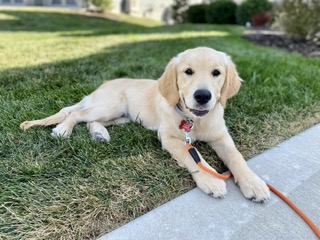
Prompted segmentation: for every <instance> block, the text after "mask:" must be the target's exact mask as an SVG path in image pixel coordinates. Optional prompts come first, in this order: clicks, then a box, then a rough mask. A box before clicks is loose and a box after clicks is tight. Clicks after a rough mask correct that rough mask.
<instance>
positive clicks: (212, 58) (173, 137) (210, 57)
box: [20, 47, 270, 202]
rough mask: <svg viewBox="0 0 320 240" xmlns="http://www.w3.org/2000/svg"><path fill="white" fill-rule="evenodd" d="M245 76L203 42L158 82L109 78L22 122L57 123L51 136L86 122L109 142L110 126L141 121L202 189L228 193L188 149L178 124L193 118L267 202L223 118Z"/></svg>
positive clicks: (197, 135)
mask: <svg viewBox="0 0 320 240" xmlns="http://www.w3.org/2000/svg"><path fill="white" fill-rule="evenodd" d="M241 81H242V80H241V78H240V77H239V75H238V73H237V71H236V67H235V65H234V63H233V62H232V61H231V59H230V57H229V56H228V55H226V54H225V53H223V52H219V51H216V50H214V49H211V48H207V47H198V48H194V49H189V50H186V51H184V52H182V53H180V54H178V55H177V56H176V57H174V58H173V59H172V60H171V61H170V62H169V64H168V65H167V67H166V69H165V71H164V73H163V75H162V76H161V77H160V79H158V81H155V80H147V79H141V80H133V79H116V80H112V81H107V82H106V83H104V84H102V85H101V86H100V87H99V88H98V89H97V90H95V91H94V92H93V93H91V94H90V95H89V96H86V97H85V98H83V100H82V101H80V102H79V103H77V104H75V105H73V106H69V107H66V108H63V109H62V110H60V111H59V112H58V113H56V114H54V115H52V116H50V117H47V118H44V119H41V120H34V121H26V122H23V123H22V124H21V125H20V127H21V128H22V129H24V130H26V129H28V128H30V127H32V126H39V125H44V126H48V125H56V124H57V126H56V127H55V128H54V129H53V130H52V135H53V136H61V137H68V136H70V134H71V133H72V129H73V127H74V126H75V124H77V123H79V122H86V123H87V127H88V130H89V131H90V134H91V136H92V138H93V139H96V140H104V141H109V140H110V136H109V133H108V131H107V129H106V128H105V127H106V126H108V125H111V124H121V123H126V122H129V121H135V122H139V123H140V124H142V125H143V126H144V127H145V128H148V129H152V130H157V131H158V136H159V138H160V140H161V143H162V147H163V148H164V149H165V150H167V151H168V152H169V153H171V155H172V156H173V158H175V159H176V160H177V161H178V164H179V165H180V166H182V167H186V168H187V169H188V171H189V172H190V173H191V174H192V177H193V179H194V180H195V182H196V184H197V186H198V187H199V188H200V189H201V190H202V191H204V192H205V193H207V194H212V195H213V196H214V197H223V196H224V195H225V194H226V184H225V182H224V181H223V180H221V179H218V178H216V177H214V176H212V175H210V174H208V173H207V172H204V171H203V170H202V169H200V168H199V167H198V165H197V164H196V163H195V162H194V160H193V159H192V157H191V156H190V154H189V152H188V151H187V150H186V148H185V132H184V130H182V129H180V128H179V125H180V123H181V121H182V120H184V119H188V120H192V121H193V124H194V127H193V129H192V131H191V132H190V133H189V136H190V138H191V140H192V141H196V140H199V141H205V142H207V143H208V144H209V145H210V146H211V147H212V148H213V149H214V150H215V151H216V152H217V154H218V155H219V157H220V158H221V159H222V160H223V162H224V163H225V164H226V165H227V167H228V168H229V169H230V171H231V172H232V173H233V176H234V179H235V182H236V183H237V184H238V185H239V187H240V189H241V191H242V192H243V194H244V196H245V197H246V198H249V199H251V200H253V201H256V202H265V201H266V200H268V199H269V198H270V192H269V189H268V187H267V185H266V184H265V182H264V181H263V180H261V179H260V178H259V177H258V176H257V175H256V174H255V173H254V172H253V171H252V170H251V169H250V168H249V167H248V166H247V164H246V162H245V160H244V159H243V157H242V155H241V154H240V153H239V151H238V150H237V148H236V147H235V144H234V142H233V140H232V138H231V136H230V135H229V133H228V130H227V127H226V125H225V121H224V118H223V115H224V107H225V106H226V102H227V99H229V98H231V97H232V96H234V95H235V94H236V93H237V92H238V90H239V88H240V85H241ZM200 157H201V156H200ZM201 161H202V163H203V164H204V165H205V166H207V167H209V165H208V164H207V163H206V162H205V160H204V159H202V158H201ZM211 169H212V168H211Z"/></svg>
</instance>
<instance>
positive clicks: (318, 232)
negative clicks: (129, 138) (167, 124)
mask: <svg viewBox="0 0 320 240" xmlns="http://www.w3.org/2000/svg"><path fill="white" fill-rule="evenodd" d="M186 149H187V150H188V151H189V153H190V155H191V156H192V158H193V160H194V161H195V162H196V163H197V165H198V166H199V168H201V169H202V170H203V171H205V172H207V173H209V174H211V175H213V176H215V177H217V178H221V179H223V180H227V179H229V178H231V177H232V173H228V174H226V175H222V174H219V173H217V172H215V171H213V170H212V169H210V168H207V167H206V166H204V165H203V164H202V163H201V160H200V157H199V155H198V153H197V151H196V149H195V148H194V147H193V146H192V145H191V144H189V143H187V142H186ZM267 186H268V187H269V189H270V190H271V191H272V192H273V193H274V194H276V195H277V196H278V197H279V198H281V199H282V200H283V201H284V202H285V203H287V204H288V205H289V206H290V207H291V208H292V209H293V210H294V211H295V212H296V213H297V214H298V215H299V216H300V217H301V218H302V219H303V220H304V221H305V222H306V223H307V224H308V226H309V227H310V228H311V229H312V231H313V232H314V233H315V234H316V235H317V236H318V238H319V239H320V229H319V228H318V227H317V226H316V225H315V224H314V223H313V222H312V220H311V219H310V218H309V217H308V216H307V215H306V214H304V213H303V212H302V211H301V209H299V208H298V207H297V206H296V205H295V204H294V203H293V202H291V200H290V199H289V198H287V197H286V196H285V195H283V194H282V193H281V192H279V191H278V190H277V189H276V188H275V187H273V186H271V185H270V184H268V183H267Z"/></svg>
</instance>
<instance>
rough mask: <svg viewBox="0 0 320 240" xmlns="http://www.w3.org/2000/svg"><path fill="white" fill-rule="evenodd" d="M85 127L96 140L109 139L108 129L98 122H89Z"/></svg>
mask: <svg viewBox="0 0 320 240" xmlns="http://www.w3.org/2000/svg"><path fill="white" fill-rule="evenodd" d="M87 128H88V130H89V132H90V134H91V138H92V139H93V140H96V141H100V142H104V141H107V142H109V141H110V135H109V133H108V130H107V129H106V128H105V127H104V126H103V124H102V123H100V122H89V123H87Z"/></svg>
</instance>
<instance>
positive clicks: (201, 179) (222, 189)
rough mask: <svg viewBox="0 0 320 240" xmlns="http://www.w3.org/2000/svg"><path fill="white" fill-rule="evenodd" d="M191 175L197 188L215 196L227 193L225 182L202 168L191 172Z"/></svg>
mask: <svg viewBox="0 0 320 240" xmlns="http://www.w3.org/2000/svg"><path fill="white" fill-rule="evenodd" d="M192 177H193V179H194V181H195V182H196V184H197V186H198V188H200V189H201V190H202V191H203V192H205V193H206V194H211V195H212V196H213V197H215V198H221V197H224V196H225V195H226V194H227V188H226V183H225V181H223V180H221V179H219V178H216V177H214V176H212V175H210V174H208V173H206V172H204V171H202V170H199V172H196V173H193V174H192Z"/></svg>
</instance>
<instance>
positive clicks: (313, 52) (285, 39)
mask: <svg viewBox="0 0 320 240" xmlns="http://www.w3.org/2000/svg"><path fill="white" fill-rule="evenodd" d="M243 37H244V38H245V39H247V40H249V41H251V42H253V43H256V44H258V45H262V46H268V47H274V48H281V49H285V50H287V51H289V52H298V53H300V54H302V55H304V56H308V57H313V58H320V39H319V38H314V39H310V40H307V39H305V38H299V37H290V36H287V35H285V34H283V33H281V32H273V31H259V30H249V31H246V33H245V34H244V36H243Z"/></svg>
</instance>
